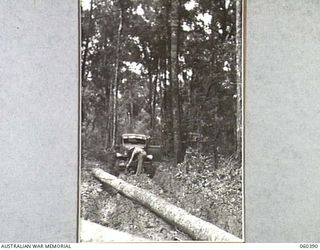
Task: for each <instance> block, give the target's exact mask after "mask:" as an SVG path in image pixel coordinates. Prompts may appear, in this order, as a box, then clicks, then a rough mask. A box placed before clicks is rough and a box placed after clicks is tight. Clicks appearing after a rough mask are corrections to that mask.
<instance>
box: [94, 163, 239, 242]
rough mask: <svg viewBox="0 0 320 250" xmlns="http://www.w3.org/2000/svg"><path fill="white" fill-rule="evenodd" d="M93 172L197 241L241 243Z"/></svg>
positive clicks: (154, 198) (145, 193) (140, 191)
mask: <svg viewBox="0 0 320 250" xmlns="http://www.w3.org/2000/svg"><path fill="white" fill-rule="evenodd" d="M92 172H93V174H94V176H95V177H96V178H98V179H99V180H100V181H101V182H103V183H105V184H107V185H109V186H111V187H113V188H114V189H116V190H117V191H119V192H120V193H122V194H123V195H125V196H126V197H128V198H130V199H132V200H135V201H137V202H139V203H140V204H142V205H143V206H145V207H147V208H148V209H150V210H151V211H153V212H154V213H156V214H157V215H159V216H160V217H162V218H163V219H165V220H166V221H167V222H168V223H170V224H172V225H174V226H176V227H178V228H179V229H180V230H182V231H183V232H185V233H187V234H188V235H190V237H191V238H193V239H195V240H204V241H216V242H228V241H229V242H241V240H240V239H239V238H238V237H236V236H234V235H232V234H230V233H227V232H225V231H223V230H222V229H220V228H218V227H216V226H215V225H213V224H211V223H209V222H206V221H204V220H201V219H200V218H198V217H196V216H193V215H191V214H189V213H188V212H187V211H185V210H183V209H181V208H179V207H176V206H174V205H172V204H170V203H169V202H167V201H165V200H164V199H162V198H160V197H158V196H156V195H154V194H152V193H149V192H148V191H146V190H144V189H141V188H138V187H136V186H133V185H131V184H129V183H126V182H125V181H123V180H121V179H119V178H117V177H115V176H113V175H111V174H108V173H106V172H104V171H103V170H101V169H99V168H95V169H93V170H92Z"/></svg>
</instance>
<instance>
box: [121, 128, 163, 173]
mask: <svg viewBox="0 0 320 250" xmlns="http://www.w3.org/2000/svg"><path fill="white" fill-rule="evenodd" d="M120 139H121V140H120V145H119V146H118V147H117V150H116V153H115V154H116V155H115V158H116V163H115V167H116V169H117V172H123V171H125V170H128V171H129V172H130V171H133V172H136V170H137V165H138V157H137V155H135V156H134V158H133V160H132V162H131V163H130V165H129V166H128V167H126V166H127V164H128V162H129V159H130V158H131V155H132V152H133V149H134V148H137V147H138V148H142V149H143V150H144V151H145V152H146V153H147V155H146V156H145V158H144V161H143V172H144V173H146V174H147V175H148V176H149V177H150V178H152V177H153V176H154V175H155V173H156V165H155V164H154V162H157V161H159V160H160V155H161V146H157V145H151V143H150V142H151V137H150V136H148V135H144V134H134V133H130V134H122V135H121V138H120Z"/></svg>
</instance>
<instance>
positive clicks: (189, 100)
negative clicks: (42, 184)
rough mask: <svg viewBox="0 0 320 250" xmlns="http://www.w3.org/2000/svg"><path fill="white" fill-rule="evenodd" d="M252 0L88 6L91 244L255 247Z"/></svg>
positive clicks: (85, 51)
mask: <svg viewBox="0 0 320 250" xmlns="http://www.w3.org/2000/svg"><path fill="white" fill-rule="evenodd" d="M242 4H243V3H242V1H241V0H81V1H80V11H81V18H80V20H81V78H82V80H81V149H80V154H81V164H80V170H79V171H80V174H79V179H80V180H79V182H80V184H79V185H80V187H79V188H80V189H79V204H80V205H79V241H80V242H99V243H100V242H110V241H113V242H131V241H138V242H144V241H145V242H148V241H149V242H155V241H156V242H163V241H181V242H186V241H209V242H243V235H244V232H243V228H244V226H243V152H242V151H243V150H242V149H243V136H242V135H243V122H242V117H243V115H242V114H243V106H242V103H243V100H242V99H243V98H242V97H243V95H242V88H243V82H242V68H243V67H242V34H243V29H242V21H243V18H242Z"/></svg>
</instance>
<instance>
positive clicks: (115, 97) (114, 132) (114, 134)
mask: <svg viewBox="0 0 320 250" xmlns="http://www.w3.org/2000/svg"><path fill="white" fill-rule="evenodd" d="M119 10H120V14H119V27H118V33H117V46H116V62H115V73H114V82H113V119H112V123H113V126H112V147H114V146H115V145H116V143H117V129H118V124H117V123H118V81H119V61H120V47H121V33H122V25H123V10H122V8H120V9H119Z"/></svg>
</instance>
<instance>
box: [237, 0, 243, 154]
mask: <svg viewBox="0 0 320 250" xmlns="http://www.w3.org/2000/svg"><path fill="white" fill-rule="evenodd" d="M241 2H242V1H241V0H236V50H237V52H236V70H237V112H236V114H235V115H236V119H237V122H236V123H237V125H236V128H237V131H236V133H237V151H236V153H237V157H238V159H241V152H242V72H241V71H242V22H241V19H242V4H241Z"/></svg>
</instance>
